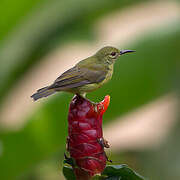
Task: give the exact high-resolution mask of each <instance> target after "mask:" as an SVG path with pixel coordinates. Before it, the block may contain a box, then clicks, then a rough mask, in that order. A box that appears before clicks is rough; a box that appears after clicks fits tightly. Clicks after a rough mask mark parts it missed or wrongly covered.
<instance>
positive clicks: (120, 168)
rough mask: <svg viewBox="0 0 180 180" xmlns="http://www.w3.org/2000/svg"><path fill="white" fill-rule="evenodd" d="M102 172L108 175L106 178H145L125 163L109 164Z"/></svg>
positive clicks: (127, 179) (124, 179) (109, 179)
mask: <svg viewBox="0 0 180 180" xmlns="http://www.w3.org/2000/svg"><path fill="white" fill-rule="evenodd" d="M102 174H103V175H107V176H108V177H107V178H106V180H145V179H144V178H143V177H142V176H140V175H139V174H138V173H136V172H135V171H134V170H132V169H130V168H129V167H128V166H127V165H125V164H122V165H110V166H107V167H106V168H105V170H104V172H103V173H102Z"/></svg>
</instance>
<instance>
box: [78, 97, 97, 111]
mask: <svg viewBox="0 0 180 180" xmlns="http://www.w3.org/2000/svg"><path fill="white" fill-rule="evenodd" d="M78 95H79V96H81V97H82V98H84V99H86V100H87V101H89V102H90V103H91V104H92V105H93V106H94V110H95V111H96V112H98V109H97V104H98V103H96V102H93V101H91V100H90V99H88V98H86V93H80V94H78Z"/></svg>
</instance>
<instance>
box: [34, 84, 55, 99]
mask: <svg viewBox="0 0 180 180" xmlns="http://www.w3.org/2000/svg"><path fill="white" fill-rule="evenodd" d="M55 92H56V91H55V90H54V89H49V86H46V87H44V88H41V89H38V90H37V92H36V93H34V94H33V95H32V96H31V98H33V100H34V101H36V100H38V99H40V98H42V97H47V96H49V95H51V94H54V93H55Z"/></svg>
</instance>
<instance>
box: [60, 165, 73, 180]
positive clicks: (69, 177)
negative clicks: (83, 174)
mask: <svg viewBox="0 0 180 180" xmlns="http://www.w3.org/2000/svg"><path fill="white" fill-rule="evenodd" d="M63 174H64V176H65V178H66V179H67V180H76V177H75V175H74V172H73V169H72V167H67V166H63Z"/></svg>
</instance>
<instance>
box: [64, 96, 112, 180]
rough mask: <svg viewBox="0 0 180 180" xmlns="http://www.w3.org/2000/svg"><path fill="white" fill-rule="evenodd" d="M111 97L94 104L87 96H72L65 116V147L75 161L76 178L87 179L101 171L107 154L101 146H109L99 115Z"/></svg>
mask: <svg viewBox="0 0 180 180" xmlns="http://www.w3.org/2000/svg"><path fill="white" fill-rule="evenodd" d="M109 102H110V96H106V97H105V99H104V100H103V101H102V102H100V103H98V104H96V105H94V104H92V103H91V102H90V101H88V100H87V99H84V98H82V97H80V96H77V95H75V96H74V98H73V99H72V101H71V104H70V107H69V115H68V122H69V127H68V133H69V136H68V138H67V150H68V151H69V153H70V157H71V158H72V159H73V160H74V162H75V165H73V169H74V172H75V175H76V177H77V179H78V180H88V179H90V178H91V177H92V176H94V175H95V174H100V173H101V172H102V171H103V170H104V168H105V166H106V161H107V157H106V154H105V151H104V147H109V145H108V143H107V141H105V140H104V138H103V132H102V116H103V114H104V112H105V111H106V110H107V108H108V105H109Z"/></svg>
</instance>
